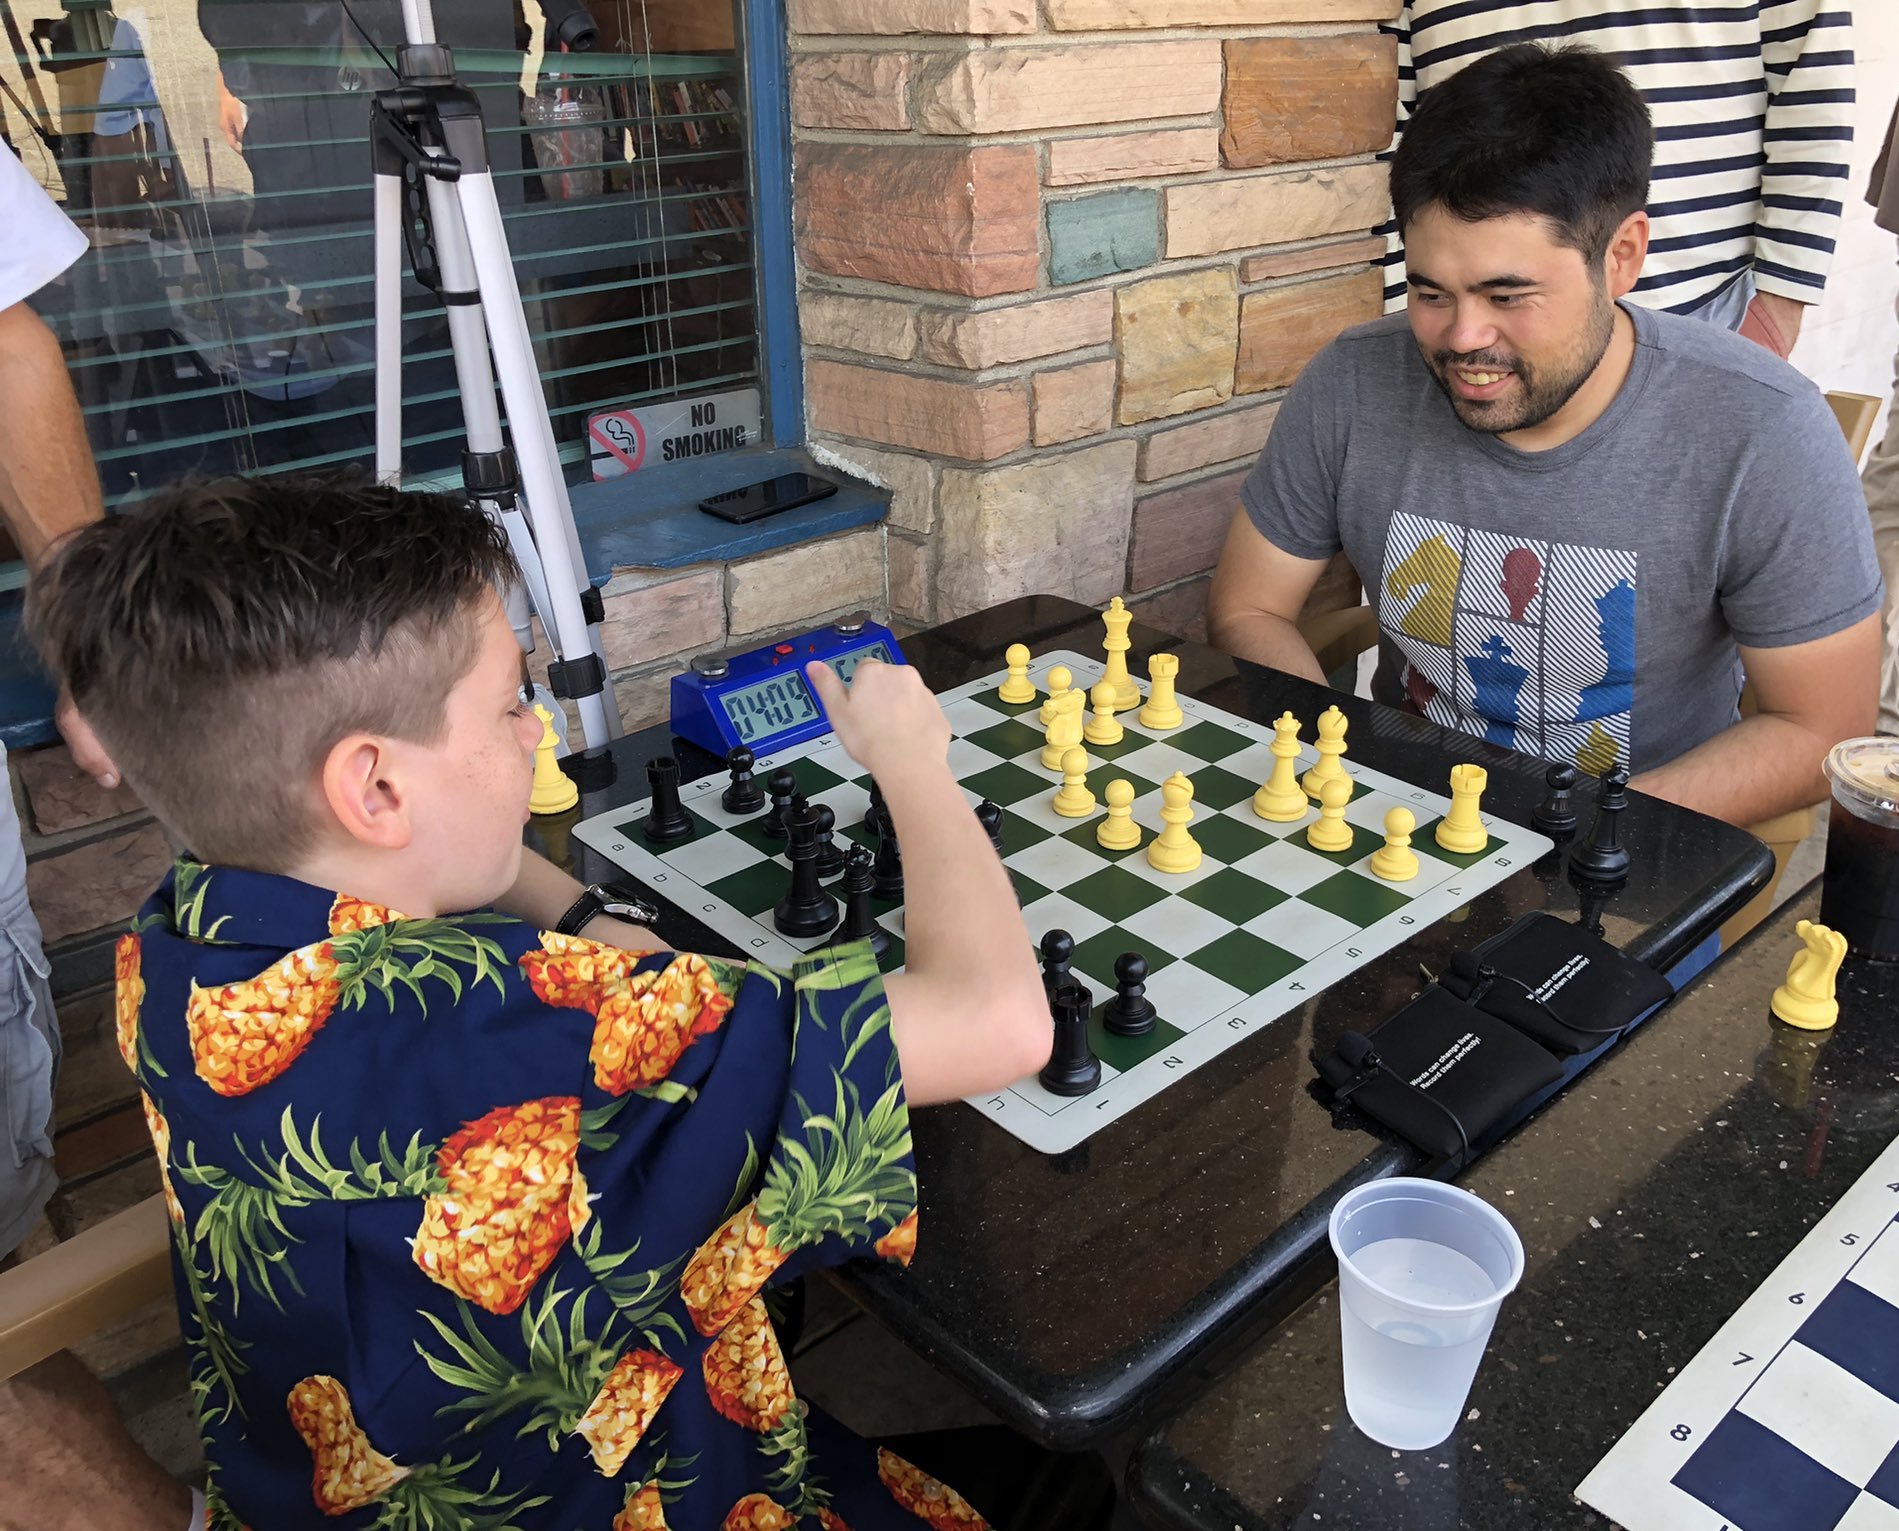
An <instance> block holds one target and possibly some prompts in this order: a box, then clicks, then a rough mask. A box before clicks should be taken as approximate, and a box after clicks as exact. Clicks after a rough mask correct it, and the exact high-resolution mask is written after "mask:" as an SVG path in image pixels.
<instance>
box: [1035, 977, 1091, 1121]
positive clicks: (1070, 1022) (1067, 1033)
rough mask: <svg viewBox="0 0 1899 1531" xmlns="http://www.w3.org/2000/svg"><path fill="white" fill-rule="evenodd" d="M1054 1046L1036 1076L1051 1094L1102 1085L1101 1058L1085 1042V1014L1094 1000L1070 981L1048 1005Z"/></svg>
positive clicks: (1079, 1091) (1080, 1091)
mask: <svg viewBox="0 0 1899 1531" xmlns="http://www.w3.org/2000/svg"><path fill="white" fill-rule="evenodd" d="M1049 1008H1050V1012H1051V1014H1053V1016H1054V1018H1055V1045H1054V1048H1053V1050H1052V1051H1051V1052H1050V1053H1049V1055H1048V1062H1047V1063H1045V1064H1044V1065H1043V1066H1042V1072H1041V1073H1040V1074H1039V1075H1037V1076H1036V1077H1037V1078H1039V1079H1040V1080H1041V1081H1042V1088H1043V1089H1045V1090H1047V1091H1048V1092H1049V1094H1051V1095H1086V1094H1087V1093H1088V1092H1089V1091H1091V1090H1094V1089H1098V1088H1099V1087H1100V1085H1101V1060H1100V1059H1099V1058H1097V1057H1096V1056H1095V1050H1094V1048H1093V1047H1091V1046H1090V1045H1089V1043H1088V1015H1089V1012H1090V1011H1091V1010H1092V1009H1093V1008H1094V1003H1093V1001H1092V1000H1090V999H1089V997H1088V991H1087V990H1086V989H1085V988H1083V987H1082V986H1081V985H1080V984H1078V983H1071V984H1069V985H1067V986H1066V987H1065V988H1062V989H1060V990H1058V991H1057V992H1056V995H1055V998H1054V1001H1053V1002H1052V1004H1051V1005H1050V1007H1049Z"/></svg>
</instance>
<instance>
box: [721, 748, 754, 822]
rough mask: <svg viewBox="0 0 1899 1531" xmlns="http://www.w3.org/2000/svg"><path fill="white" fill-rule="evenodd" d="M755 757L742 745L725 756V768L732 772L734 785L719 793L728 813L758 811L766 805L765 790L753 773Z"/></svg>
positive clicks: (722, 805)
mask: <svg viewBox="0 0 1899 1531" xmlns="http://www.w3.org/2000/svg"><path fill="white" fill-rule="evenodd" d="M754 763H755V757H754V756H753V754H752V752H751V751H750V750H748V749H747V748H746V747H745V746H744V745H742V744H741V745H740V746H739V747H738V748H737V749H735V750H733V751H732V752H731V753H730V754H728V755H727V756H726V757H725V768H726V769H727V770H728V771H730V772H731V773H732V785H731V786H729V787H727V788H726V789H725V790H724V791H723V792H721V793H720V794H719V806H720V807H721V808H723V809H724V810H725V811H726V812H727V813H757V812H758V810H759V809H761V808H763V807H764V806H765V794H764V791H763V790H762V789H761V788H760V787H759V785H758V778H757V777H756V776H754V775H752V766H753V764H754Z"/></svg>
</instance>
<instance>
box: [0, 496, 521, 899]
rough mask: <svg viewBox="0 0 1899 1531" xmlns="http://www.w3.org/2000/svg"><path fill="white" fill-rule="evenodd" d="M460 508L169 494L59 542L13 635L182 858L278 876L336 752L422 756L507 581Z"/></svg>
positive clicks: (388, 500) (392, 501)
mask: <svg viewBox="0 0 1899 1531" xmlns="http://www.w3.org/2000/svg"><path fill="white" fill-rule="evenodd" d="M514 574H515V565H514V559H513V557H512V556H511V555H510V553H509V551H508V546H507V541H506V539H505V538H504V537H503V536H502V534H501V532H500V531H499V530H498V529H497V528H496V526H495V524H494V523H493V521H491V520H490V519H489V517H488V516H486V515H485V514H483V512H482V511H481V510H479V509H477V508H476V507H475V506H473V505H471V504H469V503H468V502H467V501H466V500H464V499H462V498H460V497H459V496H453V495H443V494H408V493H404V492H402V491H401V490H397V489H391V488H387V487H384V486H382V485H379V484H376V483H374V482H372V481H371V480H370V479H369V477H368V476H367V475H365V474H361V473H357V472H345V473H334V474H329V475H324V476H321V477H316V476H311V477H288V476H286V477H278V478H214V479H198V480H195V481H187V482H184V483H179V484H176V485H173V486H171V487H169V488H166V489H162V490H160V491H159V492H157V493H156V494H153V495H151V496H149V497H148V498H146V499H143V500H140V501H138V502H137V503H135V504H133V505H131V506H129V507H127V508H126V509H125V510H124V511H123V512H122V513H120V514H118V515H115V516H111V517H109V518H108V519H106V520H104V521H101V522H97V523H95V524H93V525H91V526H88V527H85V528H83V529H82V530H80V531H78V532H75V533H74V534H73V535H72V536H70V537H68V538H67V539H66V540H65V541H64V542H62V543H61V544H60V546H59V547H58V548H57V549H56V550H55V552H54V554H53V557H52V558H51V560H50V561H49V562H48V563H47V565H46V567H45V568H44V569H43V570H42V571H41V572H40V573H39V574H38V575H37V576H36V577H35V578H34V580H33V583H32V586H31V588H30V590H29V592H28V597H27V624H28V630H29V632H31V634H32V636H33V639H34V641H35V642H36V643H37V644H38V645H39V649H40V652H41V654H42V655H43V656H44V657H45V659H46V662H47V664H48V666H49V667H50V669H51V670H52V673H53V675H54V677H55V678H56V679H57V680H59V681H60V682H61V683H62V684H63V685H65V686H66V687H67V688H68V689H69V690H70V692H71V693H72V697H73V700H74V702H75V703H77V705H78V707H79V711H80V712H81V714H83V715H84V717H85V719H86V721H87V722H88V723H90V724H91V725H92V727H93V729H94V730H95V731H96V732H97V733H98V735H99V738H100V740H101V741H102V742H103V743H104V744H105V746H106V748H107V749H108V750H109V751H110V752H111V753H112V756H113V758H114V760H115V761H116V762H117V764H118V766H119V768H120V769H121V770H122V771H123V772H124V773H125V777H126V779H127V780H128V781H129V782H131V783H132V785H133V786H134V787H136V788H137V789H138V790H139V792H140V794H141V795H143V796H144V798H145V800H146V802H147V803H148V804H149V805H150V806H151V808H152V810H153V811H154V812H155V813H157V814H158V816H159V818H160V819H162V820H163V821H164V822H165V823H166V824H167V826H169V827H170V828H171V830H172V831H173V833H174V834H176V835H178V836H179V837H180V838H181V839H182V840H183V841H184V842H185V844H186V845H187V846H188V847H189V848H190V849H191V850H192V851H194V852H195V853H196V854H197V855H199V856H200V857H203V858H205V859H207V860H212V861H218V862H222V863H224V864H227V865H235V866H246V867H251V868H255V869H257V870H260V871H281V870H284V869H285V868H286V867H287V866H288V865H289V864H290V863H292V862H293V861H294V860H295V859H296V858H297V857H299V856H301V855H302V854H304V853H305V852H306V851H307V850H308V849H309V847H310V845H311V844H312V843H313V838H314V835H315V832H316V826H317V822H318V820H317V816H316V811H315V809H316V800H315V798H314V795H313V794H314V790H315V781H316V777H317V773H318V772H319V770H320V769H321V766H322V763H323V760H324V758H325V757H326V756H327V755H328V753H329V751H330V749H331V748H332V747H333V746H334V745H335V744H336V742H337V741H338V740H340V739H343V738H345V737H347V736H348V735H350V734H353V733H357V732H363V733H369V734H376V735H382V736H384V737H390V738H398V739H407V740H413V741H419V742H423V743H427V742H430V741H432V740H434V739H437V738H439V737H440V736H441V733H442V730H443V729H444V728H445V727H446V724H447V702H448V693H449V691H450V690H451V689H452V688H453V686H454V685H455V683H456V682H457V681H459V680H460V679H461V678H462V677H463V676H464V675H466V674H467V673H468V672H469V670H470V669H471V668H472V667H473V665H474V662H475V658H476V655H477V653H478V651H479V646H480V621H481V615H482V610H483V607H484V603H485V602H486V601H487V600H488V599H490V598H492V594H493V593H494V592H496V591H498V590H500V589H503V588H505V587H506V585H507V584H508V583H509V582H510V581H511V580H512V579H513V578H514Z"/></svg>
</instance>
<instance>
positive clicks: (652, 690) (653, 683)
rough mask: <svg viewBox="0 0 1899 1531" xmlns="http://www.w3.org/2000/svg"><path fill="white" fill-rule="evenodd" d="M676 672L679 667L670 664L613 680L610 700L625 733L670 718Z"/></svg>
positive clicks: (577, 736) (575, 736)
mask: <svg viewBox="0 0 1899 1531" xmlns="http://www.w3.org/2000/svg"><path fill="white" fill-rule="evenodd" d="M678 673H679V666H678V665H676V664H669V665H658V666H655V667H652V668H650V669H645V670H640V671H636V672H635V673H633V674H631V675H616V676H614V677H613V699H614V700H615V701H616V702H618V703H619V704H620V721H621V722H622V723H623V724H624V725H625V727H626V731H627V732H628V733H634V732H636V731H637V730H639V729H642V728H650V727H651V726H652V725H653V724H655V723H660V722H664V721H665V719H666V718H667V717H669V716H670V715H671V713H672V690H673V676H675V675H676V674H678ZM569 737H571V738H576V739H577V738H579V737H580V736H579V735H578V734H572V735H570V736H569Z"/></svg>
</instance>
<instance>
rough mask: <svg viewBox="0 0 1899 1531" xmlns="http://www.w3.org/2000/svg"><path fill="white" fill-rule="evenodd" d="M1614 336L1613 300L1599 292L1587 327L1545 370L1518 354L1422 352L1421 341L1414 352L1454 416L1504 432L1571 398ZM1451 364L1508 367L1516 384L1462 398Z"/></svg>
mask: <svg viewBox="0 0 1899 1531" xmlns="http://www.w3.org/2000/svg"><path fill="white" fill-rule="evenodd" d="M1614 335H1615V304H1614V303H1613V302H1611V301H1610V300H1609V298H1608V296H1607V294H1604V295H1603V298H1602V301H1601V302H1600V303H1598V304H1597V305H1596V306H1595V307H1594V308H1592V309H1591V310H1590V313H1589V323H1588V327H1587V328H1586V329H1585V330H1584V331H1583V333H1582V336H1581V337H1580V338H1579V340H1578V341H1577V344H1576V347H1575V349H1574V350H1572V351H1570V352H1569V353H1568V354H1567V355H1566V356H1561V357H1558V358H1557V359H1556V360H1555V361H1553V362H1551V363H1550V365H1549V368H1548V370H1547V372H1546V371H1545V370H1544V369H1542V368H1537V369H1534V370H1533V369H1532V368H1531V367H1530V366H1529V364H1528V363H1526V362H1525V361H1524V360H1523V358H1522V357H1520V356H1511V355H1509V354H1508V353H1507V352H1502V351H1426V350H1425V349H1424V347H1423V346H1422V345H1420V346H1419V347H1418V351H1419V354H1420V355H1421V356H1423V358H1424V364H1425V369H1426V370H1427V371H1428V372H1429V373H1430V374H1431V376H1432V378H1433V379H1434V380H1435V381H1436V383H1437V386H1438V387H1439V388H1441V389H1443V390H1444V397H1445V398H1447V399H1449V400H1450V402H1451V408H1452V409H1453V410H1455V411H1456V413H1457V418H1458V419H1459V420H1460V421H1462V422H1463V423H1464V424H1465V425H1467V426H1469V427H1470V428H1471V429H1472V430H1473V431H1482V432H1483V433H1484V434H1485V435H1487V436H1503V435H1507V434H1509V433H1510V432H1511V431H1527V430H1529V429H1530V428H1532V427H1533V426H1538V425H1541V424H1542V423H1543V422H1544V421H1545V420H1547V419H1549V418H1550V416H1552V415H1554V414H1555V413H1556V412H1557V411H1558V410H1560V409H1561V408H1562V407H1563V406H1564V405H1565V404H1567V403H1568V402H1569V401H1570V400H1571V399H1572V398H1574V397H1575V396H1576V391H1577V390H1578V389H1579V388H1581V387H1582V385H1583V384H1584V383H1586V382H1588V381H1589V379H1590V377H1591V376H1593V375H1594V373H1595V370H1596V368H1597V367H1598V366H1599V365H1600V364H1601V362H1602V358H1603V354H1604V353H1605V352H1606V351H1607V350H1608V349H1609V341H1610V340H1611V339H1612V338H1613V337H1614ZM1453 367H1456V368H1461V369H1462V370H1464V371H1466V372H1508V373H1511V374H1512V375H1513V376H1514V377H1515V379H1516V384H1517V386H1516V388H1515V389H1514V390H1512V391H1510V392H1507V393H1505V394H1503V395H1502V396H1501V397H1499V398H1495V399H1466V398H1463V397H1461V396H1460V395H1459V394H1458V392H1457V390H1456V388H1455V387H1454V386H1453V385H1452V383H1451V380H1450V372H1451V370H1452V368H1453Z"/></svg>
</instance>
